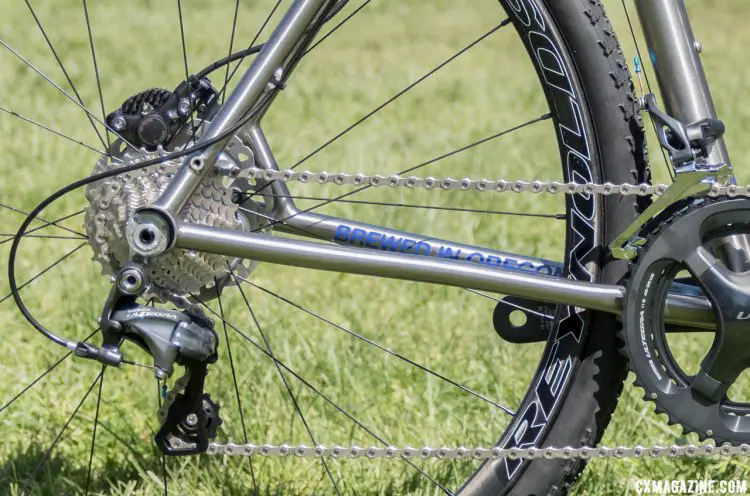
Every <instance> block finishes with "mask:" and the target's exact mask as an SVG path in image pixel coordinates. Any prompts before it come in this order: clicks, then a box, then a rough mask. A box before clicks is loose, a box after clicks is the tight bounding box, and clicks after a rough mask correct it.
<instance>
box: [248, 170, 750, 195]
mask: <svg viewBox="0 0 750 496" xmlns="http://www.w3.org/2000/svg"><path fill="white" fill-rule="evenodd" d="M242 174H243V175H246V177H248V178H249V179H261V180H264V181H280V182H285V183H286V182H301V183H313V184H335V185H338V186H345V185H352V186H371V187H382V186H388V187H391V188H399V187H404V188H411V189H416V188H422V189H443V190H449V191H452V190H458V191H479V192H484V191H494V192H497V193H535V194H540V193H548V194H553V195H554V194H567V195H578V194H583V195H591V194H595V195H602V196H610V195H620V196H653V195H656V196H660V195H662V194H664V192H665V191H666V190H667V188H669V186H668V185H666V184H657V185H652V184H629V183H620V184H613V183H604V184H595V183H576V182H572V181H571V182H559V181H508V180H505V179H498V180H493V179H472V178H469V177H465V178H463V179H453V178H450V177H444V178H442V179H441V178H436V177H431V176H427V177H417V176H401V175H398V174H394V175H391V176H384V175H381V174H374V175H367V174H361V173H360V174H347V173H344V172H339V173H335V174H333V173H329V172H311V171H303V172H297V171H293V170H285V171H277V170H266V169H260V168H258V167H251V168H248V169H245V170H243V172H242ZM706 196H710V197H718V196H729V197H737V196H747V197H750V185H748V186H737V185H729V186H724V185H721V184H713V185H711V188H710V190H708V191H707V192H706Z"/></svg>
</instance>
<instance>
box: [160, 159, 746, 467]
mask: <svg viewBox="0 0 750 496" xmlns="http://www.w3.org/2000/svg"><path fill="white" fill-rule="evenodd" d="M241 175H244V176H245V177H247V178H248V179H259V180H264V181H281V182H285V183H286V182H294V181H296V182H301V183H315V184H335V185H339V186H343V185H352V186H371V187H382V186H387V187H392V188H397V187H406V188H412V189H414V188H423V189H443V190H458V191H480V192H484V191H488V192H489V191H494V192H497V193H534V194H539V193H548V194H567V195H577V194H583V195H591V194H595V195H602V196H609V195H621V196H633V195H635V196H652V195H656V196H659V195H662V194H664V192H665V191H666V190H667V188H668V187H669V186H667V185H665V184H659V185H651V184H628V183H622V184H612V183H605V184H594V183H575V182H557V181H507V180H504V179H499V180H491V179H471V178H468V177H465V178H463V179H453V178H450V177H445V178H442V179H439V178H435V177H430V176H428V177H416V176H406V177H404V176H400V175H397V174H396V175H391V176H384V175H380V174H375V175H367V174H347V173H336V174H332V173H328V172H310V171H303V172H296V171H293V170H286V171H276V170H266V169H260V168H257V167H251V168H247V169H244V170H243V172H242V174H241ZM705 195H706V196H710V197H718V196H729V197H737V196H746V197H750V186H736V185H730V186H723V185H720V184H713V185H712V186H711V188H710V189H709V190H708V191H707V192H706V193H705ZM188 378H189V375H185V376H183V377H181V378H180V379H178V380H177V381H176V382H175V385H174V387H173V388H172V389H171V390H170V391H169V392H168V393H167V395H166V397H165V400H164V403H163V405H162V407H161V408H160V409H159V411H158V417H159V421H160V422H161V423H164V421H165V420H166V418H167V412H168V410H169V407H170V405H171V404H172V403H173V402H174V400H175V398H176V395H177V394H178V393H180V392H182V391H183V390H184V389H185V387H186V386H187V382H188ZM172 443H173V444H175V447H176V448H179V447H180V445H181V444H185V443H184V442H183V441H181V440H179V439H174V440H173V441H172ZM206 454H208V455H230V456H262V457H297V458H342V459H354V458H369V459H413V458H414V459H423V460H425V459H437V460H499V459H508V460H536V459H547V460H552V459H564V460H567V459H584V460H590V459H598V458H669V457H671V458H674V457H689V458H696V457H710V456H725V457H728V456H750V445H748V444H742V445H739V446H731V445H728V444H727V445H722V446H715V445H711V444H704V445H694V444H689V445H672V446H659V445H654V446H650V447H645V446H640V445H639V446H633V447H624V446H620V447H616V448H610V447H607V446H601V447H587V446H584V447H580V448H573V447H562V448H559V447H547V448H534V447H531V448H500V447H494V448H486V447H477V448H466V447H441V448H431V447H429V446H425V447H422V448H412V447H408V446H407V447H403V448H399V447H396V446H386V447H376V446H372V447H360V446H332V447H327V446H324V445H317V446H307V445H304V444H299V445H289V444H280V445H274V444H263V445H256V444H252V443H248V444H235V443H226V444H221V443H210V444H209V446H208V449H207V451H206Z"/></svg>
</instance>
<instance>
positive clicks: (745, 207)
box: [621, 199, 750, 445]
mask: <svg viewBox="0 0 750 496" xmlns="http://www.w3.org/2000/svg"><path fill="white" fill-rule="evenodd" d="M736 234H750V200H748V199H730V200H723V201H717V200H712V199H700V200H694V201H690V202H688V203H683V204H682V205H681V206H678V207H675V208H674V209H672V210H671V211H670V212H669V213H668V214H666V215H664V216H662V217H661V218H659V219H655V221H654V222H651V223H650V224H649V226H647V230H646V231H644V232H643V233H642V234H641V237H642V238H644V239H646V244H645V245H644V246H643V247H642V248H641V250H640V253H639V256H638V259H637V260H636V262H635V263H634V264H633V265H632V266H631V270H630V276H629V278H628V280H627V283H626V288H627V291H626V295H627V296H626V300H625V303H624V311H623V316H622V318H623V327H622V331H621V336H622V337H623V339H624V341H625V348H624V351H625V353H626V355H627V357H628V359H629V366H630V369H631V370H632V371H633V372H634V373H635V384H636V386H639V387H640V388H642V389H643V390H644V391H645V395H644V399H645V400H649V401H653V402H654V403H655V404H656V412H657V413H664V414H666V415H667V417H668V423H669V424H670V425H675V424H678V425H680V426H681V427H682V429H683V432H685V433H696V434H697V435H698V437H699V438H700V439H701V440H705V439H708V438H710V439H713V440H715V441H716V442H717V443H725V442H726V443H731V444H734V445H737V444H741V443H748V442H750V403H739V402H734V401H731V400H730V399H729V397H728V396H727V395H726V394H723V393H722V394H721V397H714V398H711V397H709V396H706V395H705V394H703V392H702V389H701V388H700V387H698V386H699V385H700V384H699V383H700V382H701V381H702V380H703V379H702V375H701V374H702V373H703V372H702V367H703V366H704V363H705V361H706V359H707V357H708V356H710V353H713V352H714V349H715V348H716V347H717V346H718V343H721V340H722V339H724V337H725V336H724V334H725V332H724V330H723V329H724V327H723V326H722V323H723V320H722V317H721V311H720V310H719V309H720V308H722V305H723V302H722V299H717V298H714V297H712V296H711V294H710V291H707V290H706V288H705V287H704V286H703V282H702V281H701V277H702V276H700V275H696V271H695V269H694V267H695V262H694V261H693V259H694V257H695V253H700V252H701V250H703V249H705V250H711V251H715V250H717V249H718V248H717V246H719V244H717V243H719V242H720V240H722V239H727V238H726V237H727V236H733V235H736ZM736 255H737V254H735V256H736ZM739 256H740V257H741V258H744V259H745V263H746V264H747V263H750V253H747V252H745V253H740V254H739ZM716 258H718V255H717V257H716ZM685 271H687V273H688V274H689V277H688V279H690V280H692V281H694V283H695V284H696V287H695V289H696V291H697V292H699V293H700V292H702V293H703V295H705V296H706V297H707V298H708V300H709V301H710V302H711V305H712V308H713V309H714V313H715V314H716V315H717V331H716V335H715V337H714V340H713V344H712V346H711V350H709V352H708V353H707V354H706V355H705V357H703V359H702V360H703V361H702V362H701V364H700V368H699V369H698V371H697V372H694V373H688V372H687V371H686V369H688V368H689V369H691V370H694V369H695V366H696V365H697V362H694V363H685V362H684V360H683V361H682V363H680V362H678V360H676V358H675V354H673V350H671V349H670V346H669V343H668V341H667V335H666V329H665V321H664V320H665V319H664V316H665V311H666V308H665V304H666V299H667V294H668V292H669V288H670V286H671V284H672V283H673V282H674V281H675V279H676V278H677V277H678V275H679V274H685ZM703 295H701V296H703ZM746 329H747V334H748V338H749V339H750V323H749V324H748V325H747V327H746ZM742 332H744V329H743V330H742ZM698 378H701V380H698Z"/></svg>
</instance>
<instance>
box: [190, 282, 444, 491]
mask: <svg viewBox="0 0 750 496" xmlns="http://www.w3.org/2000/svg"><path fill="white" fill-rule="evenodd" d="M191 296H192V297H193V298H195V299H196V301H198V303H200V305H201V306H203V307H204V308H206V309H207V310H208V311H209V312H211V313H212V314H213V315H214V316H216V317H217V318H219V319H220V320H221V321H222V323H223V324H224V325H225V326H227V327H229V328H230V329H232V330H233V331H234V332H236V333H237V334H239V335H240V336H241V337H242V338H243V339H244V340H245V341H247V342H248V343H250V344H251V345H252V346H254V347H255V348H256V349H257V350H258V351H260V352H261V353H263V354H264V355H265V356H266V357H268V358H270V359H271V360H273V361H274V363H276V364H277V365H278V366H279V367H281V368H283V369H284V370H286V371H287V372H289V374H291V375H292V376H293V377H294V378H295V379H297V380H298V381H300V382H301V383H302V384H303V385H304V386H305V387H307V388H308V389H310V390H311V391H312V392H313V393H314V394H315V395H316V396H319V397H320V398H321V399H322V400H323V401H325V402H326V403H328V404H329V405H331V406H332V407H333V408H334V409H336V411H338V412H339V413H341V414H342V415H344V416H345V417H346V418H348V419H349V420H351V421H352V422H353V423H354V424H356V425H357V426H358V427H360V428H361V429H362V430H364V431H365V432H366V433H367V434H368V435H370V436H371V437H373V438H374V439H376V440H377V441H378V442H379V443H381V444H382V445H384V446H390V444H391V443H390V442H389V441H388V440H387V439H386V438H384V437H383V436H381V435H379V434H377V433H376V432H375V431H373V430H372V429H371V428H369V427H367V426H366V425H365V424H364V423H363V422H362V421H360V420H358V419H357V418H356V417H354V416H353V415H352V414H350V413H349V412H348V411H346V410H345V409H344V408H343V407H341V406H340V405H338V404H337V403H336V402H334V401H333V400H331V399H330V398H329V397H328V396H326V395H325V394H324V393H323V392H321V391H320V390H319V389H318V388H316V387H315V386H314V385H313V384H311V383H310V382H309V381H307V380H306V379H305V378H304V377H302V376H300V375H299V374H298V373H297V372H295V371H294V370H293V369H292V368H290V367H289V366H287V365H286V364H285V363H284V362H282V361H281V360H279V359H278V358H276V357H275V356H272V355H271V354H270V353H269V352H268V351H266V349H265V348H264V347H263V346H261V345H260V343H258V342H257V341H255V340H254V339H252V338H251V337H250V336H248V335H247V334H245V333H244V332H242V331H241V330H240V329H239V328H237V326H235V325H233V324H232V323H231V322H229V321H227V320H225V319H224V318H223V317H222V316H221V315H220V314H219V313H217V312H216V311H214V309H212V308H211V307H209V306H208V305H206V304H205V303H204V302H203V301H201V300H200V299H199V298H198V297H197V296H196V295H191ZM402 460H403V461H404V463H406V464H408V465H409V466H411V467H412V468H414V469H415V470H417V471H418V472H419V473H420V474H421V475H422V476H423V477H426V478H427V479H428V480H430V481H431V482H432V483H433V484H435V485H436V486H437V487H438V488H440V489H441V490H442V491H443V492H444V493H445V494H449V495H450V494H453V493H451V492H450V491H449V490H448V489H446V488H445V487H443V486H442V485H441V484H440V483H439V482H437V481H436V480H435V479H433V478H432V477H431V476H430V475H429V474H427V473H426V472H424V471H423V470H422V469H421V468H419V467H417V466H416V465H414V463H413V462H412V461H411V460H407V459H404V458H402Z"/></svg>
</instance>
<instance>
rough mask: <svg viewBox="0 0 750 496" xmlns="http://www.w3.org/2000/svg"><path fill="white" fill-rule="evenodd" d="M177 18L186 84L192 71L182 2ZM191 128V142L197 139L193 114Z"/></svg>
mask: <svg viewBox="0 0 750 496" xmlns="http://www.w3.org/2000/svg"><path fill="white" fill-rule="evenodd" d="M177 16H178V17H179V19H180V42H181V44H182V62H183V64H184V66H185V82H186V83H187V81H188V80H189V79H190V71H189V69H188V59H187V47H186V46H185V25H184V21H183V20H182V0H177ZM190 127H191V129H193V135H192V137H191V140H192V139H193V138H194V137H195V132H196V131H197V130H196V129H195V119H194V118H193V113H192V112H191V113H190Z"/></svg>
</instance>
